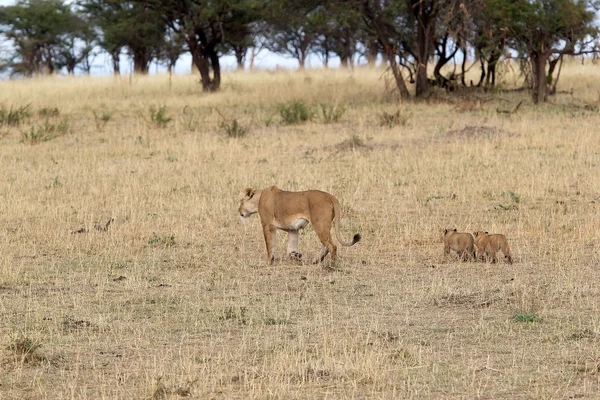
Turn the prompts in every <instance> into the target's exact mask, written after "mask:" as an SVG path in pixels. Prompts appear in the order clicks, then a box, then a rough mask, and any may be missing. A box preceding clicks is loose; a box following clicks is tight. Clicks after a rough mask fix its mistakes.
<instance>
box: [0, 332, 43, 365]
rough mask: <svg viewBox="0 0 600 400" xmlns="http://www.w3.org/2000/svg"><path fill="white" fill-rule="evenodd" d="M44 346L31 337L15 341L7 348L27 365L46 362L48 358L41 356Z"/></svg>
mask: <svg viewBox="0 0 600 400" xmlns="http://www.w3.org/2000/svg"><path fill="white" fill-rule="evenodd" d="M40 347H42V344H41V343H40V342H38V341H35V340H33V339H31V338H29V337H19V338H16V339H13V341H12V343H11V344H10V345H9V346H8V347H7V348H6V349H7V350H9V351H11V352H12V353H13V354H14V355H15V356H16V357H18V358H19V360H20V361H22V362H25V363H32V362H40V361H44V360H46V357H45V356H43V355H41V354H39V349H40Z"/></svg>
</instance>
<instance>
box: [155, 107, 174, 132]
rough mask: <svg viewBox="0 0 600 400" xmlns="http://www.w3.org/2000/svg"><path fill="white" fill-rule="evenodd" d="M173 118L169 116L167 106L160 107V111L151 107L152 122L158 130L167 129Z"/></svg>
mask: <svg viewBox="0 0 600 400" xmlns="http://www.w3.org/2000/svg"><path fill="white" fill-rule="evenodd" d="M172 120H173V118H171V117H169V116H168V115H167V106H160V107H158V109H157V108H156V107H154V106H150V121H152V123H153V124H154V125H155V126H156V127H157V128H165V127H166V126H167V124H168V123H169V122H171V121H172Z"/></svg>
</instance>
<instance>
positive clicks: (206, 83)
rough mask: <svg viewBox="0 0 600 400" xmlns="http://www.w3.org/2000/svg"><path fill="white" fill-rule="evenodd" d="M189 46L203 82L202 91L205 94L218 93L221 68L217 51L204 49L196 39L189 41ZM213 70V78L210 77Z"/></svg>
mask: <svg viewBox="0 0 600 400" xmlns="http://www.w3.org/2000/svg"><path fill="white" fill-rule="evenodd" d="M188 46H189V49H190V52H191V53H192V61H193V63H194V66H195V67H196V68H197V69H198V71H199V72H200V79H201V81H202V90H203V91H204V92H216V91H217V90H219V87H220V86H221V68H220V65H219V56H218V54H217V52H216V51H211V52H210V53H211V54H208V53H209V51H206V50H205V49H203V46H202V45H201V44H199V43H198V42H197V41H196V38H195V37H192V38H190V40H188ZM211 67H212V70H213V78H212V79H211V77H210V69H211Z"/></svg>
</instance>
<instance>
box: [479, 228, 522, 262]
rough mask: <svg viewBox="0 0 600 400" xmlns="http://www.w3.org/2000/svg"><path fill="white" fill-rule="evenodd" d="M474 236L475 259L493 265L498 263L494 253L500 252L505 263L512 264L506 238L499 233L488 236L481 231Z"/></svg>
mask: <svg viewBox="0 0 600 400" xmlns="http://www.w3.org/2000/svg"><path fill="white" fill-rule="evenodd" d="M474 235H475V249H476V254H475V255H476V257H477V259H480V258H483V257H484V258H485V260H486V261H491V262H492V263H495V262H496V261H498V259H497V257H496V253H497V252H498V250H502V253H504V258H506V262H508V263H509V264H512V262H513V260H512V255H511V254H510V248H509V247H508V241H507V240H506V236H504V235H503V234H501V233H494V234H491V235H490V234H489V233H487V232H483V231H477V232H475V233H474Z"/></svg>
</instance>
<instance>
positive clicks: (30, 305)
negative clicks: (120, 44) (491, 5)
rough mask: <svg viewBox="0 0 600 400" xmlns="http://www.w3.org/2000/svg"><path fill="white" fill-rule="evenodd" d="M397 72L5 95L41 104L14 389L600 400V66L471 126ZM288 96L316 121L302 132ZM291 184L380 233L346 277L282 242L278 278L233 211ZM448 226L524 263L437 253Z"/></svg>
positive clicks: (18, 246) (17, 256) (5, 194)
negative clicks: (231, 130) (290, 119)
mask: <svg viewBox="0 0 600 400" xmlns="http://www.w3.org/2000/svg"><path fill="white" fill-rule="evenodd" d="M380 75H381V72H380V71H369V70H356V71H355V72H353V73H350V72H342V71H338V72H335V71H321V72H307V73H291V72H290V73H285V72H279V73H274V74H272V73H256V74H229V75H226V76H225V77H224V90H223V91H222V92H221V93H218V94H212V95H205V94H202V93H201V88H200V86H199V85H198V84H197V83H196V79H197V78H196V77H187V76H186V77H176V78H174V80H173V83H172V86H171V87H169V82H168V80H167V78H166V77H154V78H135V79H133V81H129V80H127V79H123V80H113V79H112V78H107V79H67V78H65V79H59V78H56V79H50V80H32V81H19V82H0V87H1V90H0V105H4V106H5V107H10V106H15V107H18V106H23V105H25V104H29V103H31V106H30V107H31V110H32V116H31V118H30V119H28V120H27V121H25V122H24V123H23V124H22V125H20V126H10V127H0V132H4V135H3V136H2V137H1V138H0V160H1V163H2V169H3V171H2V172H3V183H2V185H3V186H2V191H1V192H0V194H1V201H0V340H2V343H0V398H6V399H12V398H14V399H17V398H31V399H37V398H52V399H54V398H67V397H72V398H83V399H86V398H88V399H98V398H123V399H131V398H137V399H143V398H148V399H149V398H153V399H161V398H173V399H174V398H180V397H185V396H191V397H193V398H202V399H206V398H244V399H252V398H281V399H292V398H325V397H328V398H430V399H440V398H468V399H473V398H488V399H490V398H493V399H499V398H507V399H514V398H597V396H598V393H599V390H600V384H599V372H598V368H599V364H600V350H599V349H600V347H599V343H600V303H599V302H598V298H599V296H600V283H599V282H600V270H599V269H598V262H599V255H598V251H599V239H600V237H599V236H600V219H599V207H600V192H599V189H598V188H599V187H600V137H599V136H598V126H600V116H599V114H598V111H597V107H596V108H594V107H593V106H594V104H596V106H597V103H596V100H597V98H598V93H597V90H599V89H600V88H598V87H597V82H598V79H599V78H600V70H598V69H597V67H591V66H580V65H577V64H571V65H568V66H567V67H566V68H564V69H563V76H562V78H561V79H562V84H561V87H562V88H565V89H571V88H572V89H573V90H574V94H573V95H565V94H562V95H558V96H556V97H553V98H552V102H553V104H548V105H544V106H541V107H539V108H534V107H533V106H532V105H531V103H530V102H529V100H528V99H527V94H525V93H517V94H499V95H497V96H496V97H492V96H491V95H490V94H484V93H474V94H473V97H478V98H480V99H482V100H484V101H482V102H481V103H480V104H481V106H480V107H474V108H472V109H465V110H462V111H464V112H460V113H458V112H457V111H456V109H453V107H454V106H455V103H452V102H443V101H435V100H432V101H430V102H420V103H413V104H406V105H398V104H396V103H394V102H392V101H391V100H389V95H388V94H386V93H385V90H384V85H383V82H382V80H381V79H380ZM594 85H596V86H594ZM521 100H525V101H524V103H523V105H522V106H521V107H520V108H519V110H518V112H517V113H516V114H513V115H508V114H500V113H498V112H497V111H496V109H512V108H514V106H515V105H516V104H518V103H519V101H521ZM289 101H302V102H304V103H306V104H308V105H310V106H311V107H314V110H315V112H316V114H315V115H316V117H315V118H314V119H313V121H312V122H307V123H304V124H299V125H284V124H282V123H281V117H280V115H279V114H278V112H277V107H278V106H279V105H280V104H283V103H287V102H289ZM321 103H323V104H329V105H331V106H338V105H339V106H340V107H343V109H344V110H345V111H344V114H343V115H342V116H341V118H340V120H339V122H337V123H328V124H326V123H324V121H323V120H322V118H320V117H319V114H318V111H319V110H318V105H319V104H321ZM586 105H587V106H590V105H591V106H590V107H586ZM163 106H166V108H165V110H166V114H165V115H163V118H164V119H165V120H166V119H167V118H172V120H171V121H168V122H166V123H164V124H162V123H158V122H156V120H155V118H154V119H153V118H152V116H151V111H150V108H151V107H153V108H154V110H159V109H160V107H163ZM54 108H56V109H57V110H58V115H56V113H55V112H54V111H53V112H52V113H51V114H52V115H50V116H49V115H48V113H46V112H42V113H38V112H37V110H40V109H48V110H53V109H54ZM217 109H218V112H217V111H216V110H217ZM398 110H400V111H401V115H402V116H404V118H403V120H402V121H403V123H401V124H397V125H392V126H391V127H388V126H381V124H380V116H381V115H383V113H387V114H389V115H394V114H395V113H396V112H397V111H398ZM219 114H222V116H221V115H219ZM155 117H156V115H155ZM63 118H67V119H68V124H69V129H68V132H64V134H61V135H58V136H53V137H51V138H49V139H48V140H45V141H41V142H38V143H37V144H34V143H29V142H27V141H23V136H22V132H23V131H25V130H27V129H30V127H31V126H41V125H43V124H44V123H46V121H50V123H55V122H53V121H62V119H63ZM229 119H231V120H233V119H236V120H237V122H238V123H239V124H240V125H241V126H243V127H247V128H249V129H248V131H247V133H246V135H245V136H244V137H241V138H229V137H227V135H226V134H225V133H224V132H223V131H222V130H221V129H220V128H219V126H220V124H222V123H223V121H224V120H225V121H226V120H229ZM163 125H164V126H163ZM271 184H277V185H278V186H280V187H281V188H286V189H297V190H301V189H306V188H318V189H323V190H326V191H329V192H331V193H333V194H335V195H336V196H337V197H338V198H339V199H340V200H341V202H342V205H343V209H344V213H345V216H344V218H343V219H342V228H343V234H344V236H345V238H349V237H350V235H351V234H352V233H354V232H361V233H362V235H363V241H362V242H361V243H359V244H358V245H356V246H354V247H352V248H341V249H340V251H339V257H340V259H339V263H338V265H337V266H336V268H335V269H331V268H327V267H326V266H325V267H324V266H314V265H311V264H298V263H295V262H291V261H287V260H285V259H282V257H283V252H284V247H285V246H284V244H283V240H284V235H280V238H279V239H280V245H279V247H278V253H277V255H278V258H279V260H278V261H277V262H276V264H275V265H274V266H273V267H265V266H264V265H263V264H262V263H263V258H264V249H263V246H264V245H263V239H262V235H261V232H260V227H259V226H260V224H259V221H258V217H253V219H252V220H251V221H248V222H247V223H245V224H244V223H241V222H239V220H238V217H237V214H236V208H237V205H238V200H239V199H240V198H241V196H242V190H243V188H244V187H246V186H248V185H251V186H255V187H263V186H268V185H271ZM111 218H114V221H112V223H110V224H107V221H110V219H111ZM445 227H456V228H458V229H459V230H466V231H475V230H479V229H484V230H487V231H490V232H501V233H504V234H506V235H507V237H508V239H509V241H510V244H511V247H512V251H513V255H514V258H515V263H514V264H513V265H512V266H509V265H507V264H505V263H500V264H498V265H486V264H483V263H461V262H458V260H457V259H456V258H452V257H448V258H445V257H443V255H442V250H443V246H442V243H441V235H442V231H443V229H444V228H445ZM300 249H301V250H302V251H303V253H305V255H306V256H308V257H307V258H312V257H314V256H316V254H317V251H318V241H317V239H316V237H315V235H314V232H313V231H312V230H311V229H310V228H309V229H307V230H306V232H305V233H304V234H303V235H302V237H301V240H300ZM28 349H29V351H28Z"/></svg>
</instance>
